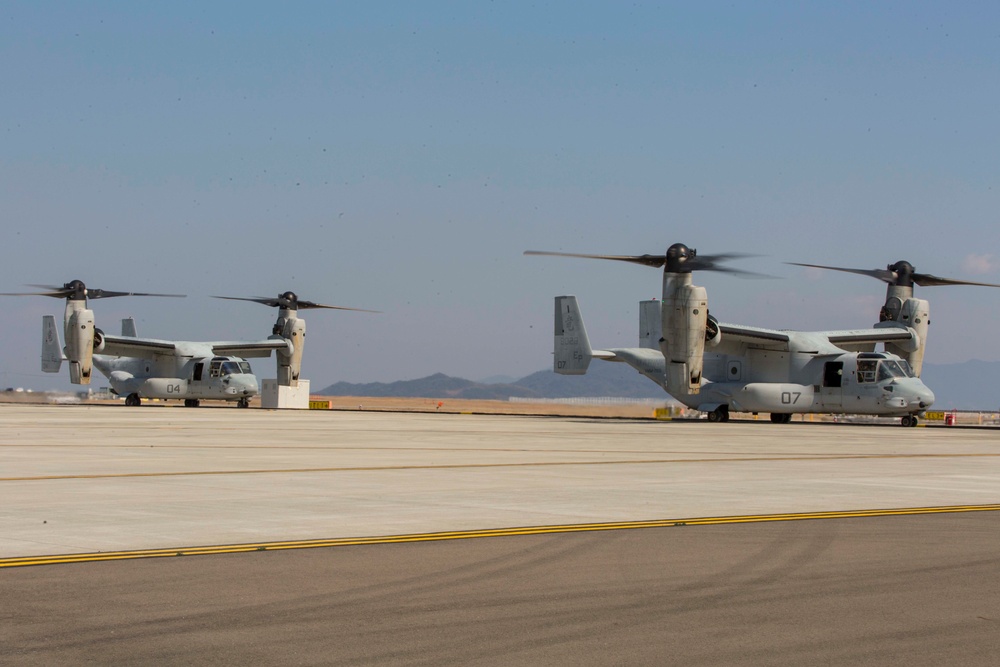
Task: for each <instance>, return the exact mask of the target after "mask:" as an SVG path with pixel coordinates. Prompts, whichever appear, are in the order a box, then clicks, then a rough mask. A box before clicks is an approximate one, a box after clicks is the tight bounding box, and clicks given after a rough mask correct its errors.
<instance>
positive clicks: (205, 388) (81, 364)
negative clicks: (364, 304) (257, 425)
mask: <svg viewBox="0 0 1000 667" xmlns="http://www.w3.org/2000/svg"><path fill="white" fill-rule="evenodd" d="M34 287H41V288H43V289H44V290H45V291H42V292H30V293H16V294H10V293H8V294H5V295H4V296H32V295H34V296H48V297H54V298H64V299H66V312H65V316H64V320H63V335H64V337H65V340H66V345H65V347H63V346H62V345H61V343H60V340H59V332H58V330H57V328H56V322H55V317H54V316H52V315H45V316H43V318H42V370H43V371H44V372H46V373H58V372H59V371H60V369H61V367H62V363H63V362H64V361H66V362H68V363H69V371H70V382H72V383H73V384H81V385H87V384H90V381H91V376H92V373H93V369H94V368H95V367H96V368H97V370H99V371H100V372H101V373H102V374H103V375H104V376H106V377H107V379H108V383H109V384H110V385H111V389H112V391H114V392H115V393H116V394H118V395H120V396H124V397H125V404H126V405H129V406H137V405H140V404H141V403H142V399H143V398H155V399H177V400H183V401H184V405H186V406H188V407H197V406H198V405H199V404H200V402H201V401H202V400H220V401H229V402H235V403H236V404H237V406H239V407H243V408H245V407H248V406H249V405H250V399H251V398H253V397H254V396H256V395H257V394H258V393H259V384H258V382H257V378H256V377H255V376H254V374H253V372H252V371H251V368H250V364H249V363H248V362H247V361H246V359H247V358H255V357H256V358H262V357H269V356H271V353H272V352H274V353H275V355H276V357H277V374H278V377H277V383H278V385H284V386H289V387H295V386H297V384H298V380H299V373H300V369H301V365H302V353H303V349H304V347H305V333H306V327H305V320H303V319H301V318H299V317H298V311H299V310H300V309H306V308H326V309H334V310H361V309H359V308H345V307H342V306H327V305H323V304H319V303H313V302H312V301H304V300H301V299H299V298H298V296H297V295H296V294H295V293H294V292H285V293H283V294H280V295H279V296H278V297H276V298H272V297H216V298H221V299H235V300H241V301H253V302H255V303H261V304H263V305H266V306H271V307H276V308H278V309H279V311H278V319H277V321H276V322H275V324H274V327H273V329H272V333H271V335H270V336H269V337H267V338H265V339H262V340H256V341H174V340H160V339H155V338H139V337H138V335H137V332H136V327H135V321H134V320H133V319H132V318H127V319H124V320H122V335H121V336H114V335H110V334H107V333H105V332H103V331H101V330H100V329H98V328H97V327H96V326H95V324H94V313H93V311H92V310H90V309H89V308H88V299H101V298H108V297H118V296H182V295H179V294H151V293H138V292H112V291H108V290H99V289H97V290H95V289H88V288H87V287H86V285H85V284H84V283H83V282H82V281H79V280H74V281H72V282H69V283H66V284H65V285H63V286H62V287H55V286H47V285H35V286H34ZM365 312H374V311H365Z"/></svg>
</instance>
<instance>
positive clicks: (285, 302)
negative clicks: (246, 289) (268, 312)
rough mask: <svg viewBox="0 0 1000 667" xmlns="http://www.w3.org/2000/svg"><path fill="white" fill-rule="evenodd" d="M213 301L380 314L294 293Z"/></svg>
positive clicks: (220, 297)
mask: <svg viewBox="0 0 1000 667" xmlns="http://www.w3.org/2000/svg"><path fill="white" fill-rule="evenodd" d="M212 298H213V299H228V300H230V301H252V302H253V303H259V304H263V305H265V306H270V307H271V308H287V309H288V310H302V309H308V308H326V309H327V310H354V311H357V312H360V313H379V312H381V311H378V310H366V309H364V308H348V307H347V306H328V305H326V304H322V303H315V302H313V301H304V300H302V299H299V297H298V295H296V294H295V293H294V292H285V293H284V294H279V295H278V296H277V297H267V296H213V297H212Z"/></svg>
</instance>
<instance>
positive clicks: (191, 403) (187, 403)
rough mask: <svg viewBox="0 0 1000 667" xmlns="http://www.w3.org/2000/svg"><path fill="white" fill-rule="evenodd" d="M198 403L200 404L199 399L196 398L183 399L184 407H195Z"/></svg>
mask: <svg viewBox="0 0 1000 667" xmlns="http://www.w3.org/2000/svg"><path fill="white" fill-rule="evenodd" d="M199 405H201V401H199V400H198V399H197V398H185V399H184V407H185V408H196V407H198V406H199Z"/></svg>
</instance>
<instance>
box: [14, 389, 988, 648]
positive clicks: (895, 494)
mask: <svg viewBox="0 0 1000 667" xmlns="http://www.w3.org/2000/svg"><path fill="white" fill-rule="evenodd" d="M0 428H2V431H0V456H2V459H0V460H2V464H3V465H2V469H0V559H2V560H0V565H4V564H5V563H6V564H7V565H11V564H13V561H12V559H14V558H16V557H34V556H46V555H48V556H51V555H56V554H87V553H90V554H96V553H98V552H103V553H105V554H106V553H107V552H109V551H132V550H140V549H157V548H163V549H169V550H177V551H178V552H183V550H184V549H185V548H187V547H198V546H203V547H204V546H212V545H229V544H241V543H264V544H267V545H271V546H275V547H280V546H281V545H280V543H282V542H286V541H291V540H317V539H328V538H355V537H365V536H372V537H379V536H387V535H400V534H418V533H439V532H441V531H479V530H482V529H489V528H497V529H501V528H509V527H518V526H522V527H523V526H529V527H530V526H566V527H568V528H567V529H573V526H579V525H581V524H594V523H598V522H634V521H640V520H654V521H656V520H662V521H663V522H664V523H663V525H668V526H669V525H673V524H675V523H676V524H682V523H685V520H686V519H692V518H696V517H717V516H729V517H732V516H741V515H762V514H786V513H802V512H843V511H850V510H876V512H874V513H875V514H879V511H878V510H892V509H901V508H902V509H905V508H927V507H952V508H954V509H956V510H958V509H962V508H968V506H979V509H982V510H986V511H979V512H975V513H970V512H959V513H955V514H925V515H920V516H884V517H877V518H863V519H836V520H831V519H826V520H822V521H792V522H782V523H770V522H764V523H753V524H747V525H719V526H695V525H687V526H684V527H671V528H650V529H645V530H627V531H623V530H619V531H610V532H604V531H602V532H587V533H568V534H558V535H536V536H530V537H503V538H490V539H462V540H451V541H447V542H423V543H417V544H394V545H385V544H379V545H372V546H363V547H360V546H352V547H339V548H335V549H311V550H301V551H281V552H274V553H269V552H265V553H249V554H236V555H225V556H206V557H196V558H165V559H157V560H142V561H126V562H113V563H87V564H78V565H54V566H45V567H32V568H24V567H5V568H3V569H2V570H0V595H2V599H4V600H5V601H6V602H5V604H4V610H5V619H4V623H3V624H0V628H2V629H0V658H3V659H4V662H12V664H18V663H19V664H53V662H85V661H95V662H99V663H101V662H103V663H108V662H127V663H129V662H130V663H133V664H140V663H143V664H149V663H156V664H181V663H185V664H190V663H191V662H212V663H213V664H236V663H237V662H241V663H242V662H246V661H248V660H251V659H254V660H264V661H265V662H283V663H284V662H287V663H289V664H442V663H451V664H569V663H573V664H670V663H673V664H736V663H743V664H802V663H803V662H817V663H820V664H822V663H824V662H826V663H827V664H904V663H905V664H941V662H942V661H943V660H941V659H939V660H936V661H935V660H933V659H932V658H935V657H936V658H945V657H948V656H951V657H953V658H954V657H958V658H961V660H949V662H961V663H962V664H994V663H993V662H990V661H987V660H986V658H987V657H989V658H991V659H992V657H993V656H994V655H995V654H996V649H997V648H1000V646H998V645H997V637H1000V606H998V604H997V602H996V601H997V600H998V599H1000V595H997V594H998V593H1000V590H998V582H1000V537H998V535H1000V531H998V530H997V528H998V527H1000V512H996V511H989V510H992V509H996V507H990V506H991V505H996V504H997V503H1000V435H998V433H997V432H996V431H995V430H986V429H982V430H980V429H948V428H916V429H912V428H911V429H903V428H900V427H861V426H848V425H836V424H789V425H772V424H770V423H766V422H743V423H732V422H731V423H728V424H708V423H705V422H650V421H628V420H625V421H622V420H594V419H578V418H577V419H560V418H535V417H495V416H473V415H438V414H385V413H362V412H328V411H309V412H272V411H263V410H237V409H224V408H218V409H211V408H208V409H197V410H193V409H183V408H173V407H148V408H139V409H126V408H123V407H121V406H58V407H42V406H14V405H0ZM692 523H693V522H692ZM285 546H291V545H285ZM809 657H816V658H822V659H819V660H807V658H809ZM904 659H905V660H904Z"/></svg>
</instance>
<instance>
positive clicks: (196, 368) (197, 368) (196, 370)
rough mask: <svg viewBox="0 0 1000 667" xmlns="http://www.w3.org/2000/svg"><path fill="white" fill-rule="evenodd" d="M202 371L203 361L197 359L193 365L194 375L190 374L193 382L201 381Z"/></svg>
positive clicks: (203, 369)
mask: <svg viewBox="0 0 1000 667" xmlns="http://www.w3.org/2000/svg"><path fill="white" fill-rule="evenodd" d="M204 372H205V362H203V361H199V362H198V363H196V364H195V365H194V375H192V376H191V379H192V380H194V381H195V382H201V374H202V373H204Z"/></svg>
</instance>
